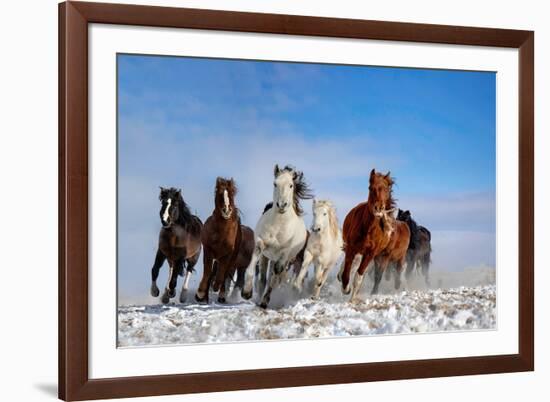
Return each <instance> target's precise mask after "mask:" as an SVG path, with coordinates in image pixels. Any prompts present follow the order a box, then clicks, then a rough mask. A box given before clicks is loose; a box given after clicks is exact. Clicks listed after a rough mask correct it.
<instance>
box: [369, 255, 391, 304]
mask: <svg viewBox="0 0 550 402" xmlns="http://www.w3.org/2000/svg"><path fill="white" fill-rule="evenodd" d="M389 262H390V257H389V256H382V257H381V258H380V260H379V261H375V264H374V269H375V271H374V286H373V287H372V291H371V295H375V294H377V293H378V287H379V286H380V281H381V280H382V275H383V274H384V271H386V269H388V264H389Z"/></svg>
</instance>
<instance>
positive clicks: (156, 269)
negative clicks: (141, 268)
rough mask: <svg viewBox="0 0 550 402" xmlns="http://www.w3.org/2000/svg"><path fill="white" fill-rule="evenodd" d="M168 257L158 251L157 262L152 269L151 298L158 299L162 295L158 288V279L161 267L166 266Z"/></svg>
mask: <svg viewBox="0 0 550 402" xmlns="http://www.w3.org/2000/svg"><path fill="white" fill-rule="evenodd" d="M165 260H166V257H165V256H164V254H163V253H162V251H160V249H159V250H157V255H156V257H155V262H154V263H153V268H152V269H151V296H153V297H157V296H158V295H159V293H160V291H159V288H158V287H157V278H158V277H159V271H160V267H162V264H164V261H165Z"/></svg>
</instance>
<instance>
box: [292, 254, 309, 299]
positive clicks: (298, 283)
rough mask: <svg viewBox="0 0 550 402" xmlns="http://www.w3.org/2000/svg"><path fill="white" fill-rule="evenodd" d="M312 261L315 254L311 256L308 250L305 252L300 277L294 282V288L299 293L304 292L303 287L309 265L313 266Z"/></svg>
mask: <svg viewBox="0 0 550 402" xmlns="http://www.w3.org/2000/svg"><path fill="white" fill-rule="evenodd" d="M312 260H313V254H311V253H310V252H309V250H306V251H305V252H304V261H303V262H302V266H301V267H300V270H299V271H298V276H296V279H295V280H294V288H295V289H296V290H297V291H299V292H301V291H302V286H303V285H304V278H305V276H306V272H307V268H308V266H309V264H311V261H312Z"/></svg>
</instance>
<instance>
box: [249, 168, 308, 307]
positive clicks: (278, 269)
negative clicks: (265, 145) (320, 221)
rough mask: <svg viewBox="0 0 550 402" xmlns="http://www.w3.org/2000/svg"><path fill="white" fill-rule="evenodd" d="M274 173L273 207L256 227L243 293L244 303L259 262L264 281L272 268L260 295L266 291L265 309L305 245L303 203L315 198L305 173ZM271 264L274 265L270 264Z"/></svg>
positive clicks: (287, 171) (262, 303)
mask: <svg viewBox="0 0 550 402" xmlns="http://www.w3.org/2000/svg"><path fill="white" fill-rule="evenodd" d="M273 173H274V176H275V180H274V182H273V187H274V188H273V203H272V205H271V208H269V209H266V211H265V212H264V213H263V215H262V216H261V217H260V220H259V221H258V224H257V225H256V230H255V231H254V238H255V239H254V240H255V247H254V254H253V255H252V260H251V261H250V265H249V266H248V268H247V269H246V274H245V284H244V287H243V290H242V292H241V296H242V297H243V298H245V299H250V298H251V297H252V288H253V282H254V274H255V270H256V262H258V259H260V262H261V263H260V270H264V272H263V273H260V277H261V278H262V279H263V280H265V270H267V266H269V268H270V276H269V284H268V286H267V287H265V283H264V284H263V285H264V286H262V287H261V288H260V289H259V291H260V292H261V291H262V290H263V288H265V291H264V294H263V297H262V300H261V303H260V307H263V308H266V307H267V305H268V304H269V299H270V297H271V292H272V291H273V289H274V288H275V287H276V286H277V285H279V283H281V281H282V279H283V277H284V275H285V273H286V270H287V267H288V265H289V264H290V263H292V262H293V261H294V259H295V258H296V256H297V255H298V253H299V252H300V251H301V250H302V249H303V248H304V246H305V244H306V239H307V230H306V225H305V223H304V220H303V218H302V214H303V210H302V208H301V206H300V200H304V199H311V198H313V196H312V195H311V192H310V189H309V188H308V186H307V184H306V182H305V180H304V174H303V173H302V172H298V171H296V170H295V169H294V168H293V167H290V166H285V167H284V168H283V169H280V168H279V165H275V169H274V172H273ZM268 260H269V261H271V264H268V262H269V261H268Z"/></svg>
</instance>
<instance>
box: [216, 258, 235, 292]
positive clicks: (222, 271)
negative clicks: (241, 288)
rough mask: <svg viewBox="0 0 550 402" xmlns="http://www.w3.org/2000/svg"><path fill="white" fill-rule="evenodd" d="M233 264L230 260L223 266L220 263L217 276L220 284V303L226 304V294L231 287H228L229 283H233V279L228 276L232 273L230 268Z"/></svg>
mask: <svg viewBox="0 0 550 402" xmlns="http://www.w3.org/2000/svg"><path fill="white" fill-rule="evenodd" d="M232 264H233V261H232V260H231V259H230V258H229V259H228V260H225V261H224V262H223V264H222V263H221V262H220V263H218V273H217V276H216V282H219V283H220V287H219V291H218V303H225V302H226V299H225V292H226V290H229V287H228V286H227V287H226V285H227V281H231V278H230V277H229V275H227V273H228V272H230V271H231V269H230V266H231V265H232Z"/></svg>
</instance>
